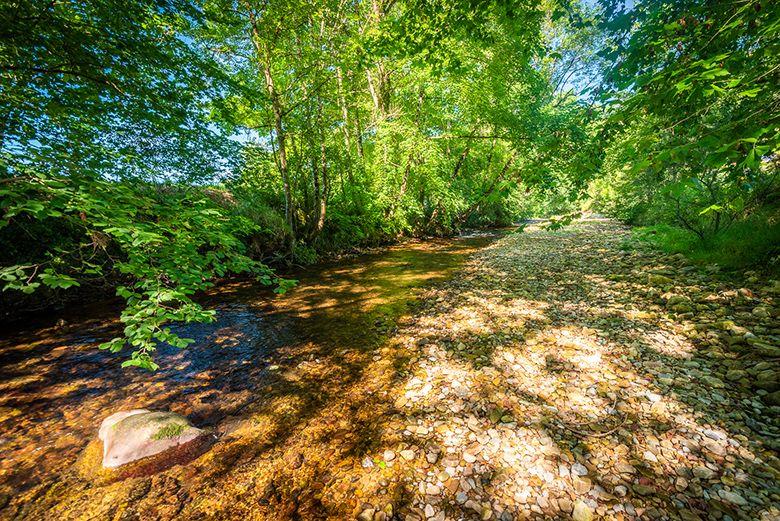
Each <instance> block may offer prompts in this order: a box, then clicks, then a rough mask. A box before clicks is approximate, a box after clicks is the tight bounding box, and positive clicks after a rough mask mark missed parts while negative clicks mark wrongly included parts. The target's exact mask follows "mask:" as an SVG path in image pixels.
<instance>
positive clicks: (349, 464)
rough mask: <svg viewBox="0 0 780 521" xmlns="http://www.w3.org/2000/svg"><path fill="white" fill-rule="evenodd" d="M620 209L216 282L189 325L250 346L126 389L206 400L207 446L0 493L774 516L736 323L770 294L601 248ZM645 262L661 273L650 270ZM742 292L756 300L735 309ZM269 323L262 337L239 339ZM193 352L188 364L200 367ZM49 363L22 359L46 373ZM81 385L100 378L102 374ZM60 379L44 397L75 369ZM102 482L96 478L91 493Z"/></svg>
mask: <svg viewBox="0 0 780 521" xmlns="http://www.w3.org/2000/svg"><path fill="white" fill-rule="evenodd" d="M626 233H627V232H626V230H625V229H623V228H620V227H618V226H616V225H615V224H612V223H610V222H598V223H581V224H578V225H577V226H576V227H573V228H569V229H566V230H563V231H560V232H546V231H543V230H539V229H531V230H530V231H529V232H528V233H526V234H522V235H520V234H515V235H510V236H507V237H504V238H503V239H501V240H500V241H499V242H497V243H495V244H492V245H491V246H488V247H486V248H485V249H480V247H481V246H484V244H485V243H480V244H472V245H462V247H455V248H454V249H453V248H451V247H449V246H447V245H446V243H439V245H437V243H433V245H432V246H431V247H432V250H428V249H425V248H427V246H423V245H420V246H419V247H420V248H421V249H420V250H419V251H418V253H420V252H422V253H421V254H419V255H418V253H414V254H413V256H412V257H409V256H408V255H407V253H404V252H401V251H400V250H393V251H391V253H390V254H389V255H386V256H384V257H381V256H380V257H376V258H375V259H374V261H370V260H366V261H364V262H362V263H358V264H356V265H355V266H354V269H350V267H349V266H348V265H346V266H345V265H343V264H342V265H336V266H332V267H330V268H325V269H324V272H323V273H321V275H318V276H316V277H315V276H313V275H312V276H310V277H309V279H308V280H307V275H306V274H303V275H302V277H301V278H302V279H303V280H302V285H301V287H300V288H298V289H297V290H295V291H294V292H293V293H292V294H291V295H289V296H288V297H285V298H284V299H281V300H279V301H274V302H273V303H272V304H271V305H270V306H269V305H268V304H266V303H265V300H263V299H261V298H259V297H258V295H257V293H256V290H254V289H252V288H247V287H245V286H243V285H232V286H230V287H229V289H227V290H226V291H229V292H230V293H231V299H235V300H234V301H237V302H240V304H235V306H236V307H235V308H234V309H233V310H232V311H231V310H228V311H227V312H225V313H223V315H224V317H225V318H223V320H228V322H229V319H228V318H227V317H230V316H234V319H233V320H234V324H233V326H228V325H226V323H223V322H220V323H218V324H217V325H216V326H214V325H212V326H199V327H203V328H204V329H203V331H204V335H205V336H204V337H203V338H204V339H211V340H208V341H206V340H204V342H203V344H204V345H211V344H212V343H213V344H217V343H218V342H217V341H216V340H214V339H215V338H218V337H219V335H218V334H217V332H218V331H223V333H224V334H223V335H222V336H223V337H225V338H227V339H228V340H225V341H223V342H222V344H229V345H232V346H233V348H234V349H237V351H235V353H236V354H240V353H242V352H243V351H241V349H243V348H244V347H246V346H250V347H248V348H247V349H248V352H247V354H246V356H245V357H243V358H242V356H243V355H242V356H235V354H234V357H231V358H230V359H229V361H228V360H222V359H221V358H220V357H219V356H217V357H215V359H214V361H213V362H203V360H204V359H203V358H201V362H200V363H201V364H202V365H198V363H199V362H197V361H194V360H191V361H189V362H187V360H186V358H182V359H181V360H180V361H179V360H178V359H176V360H177V361H176V364H178V365H177V367H180V368H181V369H180V371H179V373H177V374H178V375H179V376H174V375H173V372H172V373H171V375H170V376H169V377H168V378H170V379H171V380H170V383H171V387H170V394H166V393H168V392H169V391H168V390H167V389H168V388H166V384H165V382H162V383H161V384H156V385H159V387H158V388H155V387H154V386H151V387H150V388H148V389H147V388H146V387H140V388H136V390H138V389H141V390H144V392H145V393H147V394H144V395H140V394H139V396H146V397H152V395H153V392H154V391H155V389H157V390H158V391H159V392H160V398H159V400H160V401H159V402H156V403H158V404H160V406H161V407H171V408H174V410H177V409H176V407H178V408H180V409H178V410H177V411H178V412H183V411H184V410H185V408H187V407H191V410H189V414H191V415H193V416H197V417H198V418H199V420H200V421H201V422H213V424H214V425H215V428H216V430H217V432H218V433H219V434H220V441H219V443H218V444H217V446H215V447H214V449H213V450H212V451H210V452H209V453H207V454H206V455H204V456H203V457H201V458H200V459H199V460H197V461H195V462H194V463H192V464H190V465H188V466H186V467H177V468H174V469H171V470H169V471H166V472H165V473H163V474H161V475H158V476H154V477H153V478H145V479H142V480H130V482H129V483H127V484H124V485H123V486H121V487H120V486H115V487H103V488H100V489H94V488H90V487H89V486H88V485H87V484H85V483H84V482H83V481H79V480H78V479H77V478H76V477H72V476H69V475H67V473H66V474H65V475H64V476H63V475H57V476H58V479H60V481H61V482H62V483H64V485H62V486H57V485H53V484H52V483H51V481H46V480H45V479H44V480H43V481H42V484H41V485H39V486H37V487H34V488H33V489H31V490H30V491H29V492H26V493H25V494H22V495H21V496H20V498H19V499H18V500H15V501H13V502H11V503H10V508H9V509H8V510H6V511H11V509H16V510H14V512H15V513H16V515H19V516H21V515H23V514H29V515H33V514H36V515H39V516H48V517H51V518H54V517H65V518H71V517H78V516H79V515H80V513H84V512H89V515H92V516H96V517H101V516H103V517H111V518H123V519H146V518H162V519H173V518H174V517H175V518H182V519H190V518H203V517H218V518H238V517H248V518H257V519H326V518H328V519H346V518H355V517H358V516H361V518H362V519H372V520H381V519H404V520H407V521H412V520H417V521H422V520H424V519H434V520H436V521H444V520H445V519H501V520H509V519H524V518H529V517H532V518H548V519H566V518H570V517H572V516H575V517H576V518H577V519H587V518H588V517H587V516H593V517H594V518H607V519H685V520H689V519H690V520H694V519H723V520H725V519H728V518H730V519H765V520H769V519H774V518H776V517H777V515H778V514H780V512H778V509H777V503H778V500H780V490H778V488H777V485H776V483H777V477H778V475H779V472H780V464H778V459H777V457H776V453H775V451H774V447H776V445H775V440H776V438H774V437H773V435H774V433H775V432H776V429H777V428H778V423H777V422H778V420H777V415H776V413H777V409H776V408H774V409H773V408H771V407H770V406H769V405H768V402H767V401H764V400H768V399H766V398H762V396H759V395H758V394H757V391H756V388H755V385H756V382H759V381H760V382H767V381H768V380H767V379H766V375H767V373H766V371H770V372H771V371H777V363H778V360H777V359H776V358H774V357H772V356H769V357H767V356H763V355H761V354H760V353H759V352H771V350H770V349H769V347H760V346H759V347H760V348H759V349H753V347H752V346H750V345H749V342H750V343H754V342H756V341H757V342H764V343H765V344H767V345H770V344H774V345H776V338H775V337H774V336H773V335H774V334H776V329H777V326H776V323H775V322H773V318H772V317H774V316H775V315H773V314H772V313H773V311H771V310H772V309H773V306H775V304H774V300H773V298H774V297H773V296H772V294H771V293H767V292H764V291H763V289H762V288H761V284H760V281H759V282H757V283H753V284H752V286H751V289H746V288H743V289H744V291H737V289H735V287H736V286H734V283H730V282H728V280H727V279H725V278H724V279H723V280H713V279H712V278H711V277H710V276H704V275H700V274H699V273H698V272H697V271H695V270H691V269H690V268H689V267H687V266H685V264H684V262H683V261H682V260H681V259H678V258H674V257H667V256H661V255H651V254H641V255H640V254H637V253H635V252H631V251H623V250H621V249H620V248H619V245H620V244H621V242H622V241H623V240H624V239H625V237H626ZM415 248H417V246H415ZM471 253H476V254H475V255H474V256H473V257H472V258H471V260H470V261H469V263H468V264H467V266H466V268H465V269H463V270H460V271H458V272H457V273H458V275H457V277H454V278H450V275H451V274H452V273H453V272H454V269H455V268H456V267H457V266H458V265H459V263H460V261H461V260H462V259H463V257H464V256H465V255H468V254H471ZM649 275H655V276H660V277H662V278H657V277H656V278H655V279H654V280H655V282H652V283H651V281H650V278H649ZM431 283H440V284H434V285H433V286H432V287H426V288H425V289H423V290H422V291H423V292H424V293H423V295H422V296H423V298H422V299H420V300H419V301H418V302H416V303H414V304H413V305H411V307H410V291H409V290H410V288H413V287H415V286H418V285H422V284H431ZM247 292H248V293H247ZM751 295H752V296H751ZM263 298H265V295H264V296H263ZM759 304H761V305H764V306H766V307H768V308H769V309H770V315H769V317H764V316H763V314H762V313H757V314H756V313H753V312H752V309H753V308H755V307H756V306H758V305H759ZM407 310H408V311H411V314H407V313H406V311H407ZM244 313H246V316H244V315H243V314H244ZM242 316H244V319H246V320H248V321H249V322H242V320H243V319H242V318H241V317H242ZM762 317H763V318H762ZM253 320H257V323H253V322H252V321H253ZM724 322H729V323H724ZM273 326H276V327H277V330H276V332H275V333H273V334H272V335H270V336H272V337H274V338H275V340H273V341H268V344H267V345H265V344H258V343H257V342H258V338H265V337H266V336H267V335H268V333H267V328H268V327H273ZM253 328H254V329H253ZM740 328H742V329H740ZM743 329H744V331H743ZM746 331H747V333H749V334H747V333H746ZM228 332H230V333H229V334H228ZM214 335H217V336H214ZM241 335H244V336H241ZM751 335H753V336H751ZM757 345H758V344H757ZM258 346H261V347H258ZM770 347H771V345H770ZM762 350H763V351H762ZM207 352H208V351H207ZM178 356H182V357H186V356H187V355H186V352H185V353H181V354H180V355H178ZM204 356H205V355H204ZM244 361H248V362H249V363H244ZM36 363H41V362H36ZM187 363H190V364H192V365H190V366H187V365H186V364H187ZM233 363H236V365H235V366H233V365H231V364H233ZM34 366H35V364H31V367H34ZM188 367H189V369H187V368H188ZM756 368H758V369H756ZM11 370H13V371H16V372H17V373H15V374H16V376H15V378H24V377H25V375H26V374H29V369H27V368H26V367H20V366H17V365H14V367H12V368H11ZM740 371H742V372H741V373H740ZM190 373H191V374H192V376H187V375H188V374H190ZM79 374H80V373H79V372H76V376H77V377H78V375H79ZM203 374H206V375H211V377H210V378H211V379H210V380H206V381H200V380H199V378H200V377H199V376H198V375H203ZM225 374H229V375H234V376H235V378H236V380H231V378H233V377H234V376H230V377H225V378H223V375H225ZM775 374H776V373H775ZM726 375H728V378H727V377H726ZM759 376H761V378H759ZM54 377H55V374H54V373H51V374H49V376H47V377H46V378H49V379H50V380H47V382H48V383H47V385H48V387H49V388H56V385H57V381H56V379H55V378H54ZM176 378H180V379H179V380H176ZM226 382H227V383H226ZM97 383H98V384H99V383H100V378H98V379H97ZM30 385H32V384H30ZM103 385H104V387H102V389H103V391H102V392H103V393H109V394H110V393H111V392H112V390H111V386H110V382H108V381H106V382H103ZM130 385H132V383H131V384H130ZM149 385H152V384H149ZM232 385H235V386H236V388H235V389H233V388H232V387H231V386H232ZM761 385H765V384H764V383H761ZM768 385H770V386H771V383H770V384H768ZM21 389H27V392H32V391H34V392H37V393H38V394H39V395H40V393H41V390H39V389H38V388H36V387H34V386H33V387H29V388H25V387H24V386H22V387H21ZM131 389H132V387H131ZM190 389H192V390H193V391H191V394H183V393H182V392H181V391H184V392H186V391H188V390H190ZM176 391H180V393H179V394H176ZM69 392H70V393H71V394H68V392H65V393H64V394H63V398H58V400H61V401H60V402H59V403H68V400H70V399H71V398H69V397H70V396H77V393H78V391H73V390H72V391H69ZM131 392H133V391H131ZM761 392H762V393H763V394H766V393H765V392H764V391H761ZM17 396H18V395H17ZM90 396H91V395H90ZM231 397H232V398H231ZM193 398H197V400H196V401H193V400H192V399H193ZM39 399H40V398H39ZM94 400H95V399H94V398H90V401H91V403H95V402H94ZM230 400H233V402H231V401H230ZM166 401H167V403H166ZM106 403H111V402H106ZM124 403H126V404H128V405H129V404H130V403H132V402H131V401H129V399H128V401H127V402H124ZM195 405H197V407H204V408H203V409H198V408H197V407H196V406H195ZM209 407H213V408H214V409H213V410H212V412H210V413H209V412H208V411H209V410H211V409H209ZM196 409H197V410H196ZM198 411H203V412H198ZM96 414H97V413H96ZM102 415H103V414H102V411H101V413H100V416H102ZM198 415H200V416H198ZM96 420H97V418H96ZM4 425H5V424H4ZM47 425H49V426H50V425H52V423H51V422H49V423H48V424H47ZM90 429H93V430H94V423H93V425H92V426H90ZM103 496H106V497H110V498H111V499H110V500H107V501H102V502H99V501H96V498H98V497H103ZM170 498H173V499H170ZM25 501H26V502H27V504H28V505H29V506H27V507H21V506H20V505H21V503H22V502H25ZM87 505H88V506H87ZM22 508H27V509H28V510H21V509H22ZM727 516H728V517H727Z"/></svg>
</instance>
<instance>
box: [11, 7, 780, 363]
mask: <svg viewBox="0 0 780 521" xmlns="http://www.w3.org/2000/svg"><path fill="white" fill-rule="evenodd" d="M778 9H780V8H779V7H778V4H777V3H776V2H772V1H768V0H740V1H733V2H725V1H710V0H675V1H662V2H637V3H636V4H632V3H629V4H624V3H623V2H620V1H617V0H602V1H601V2H600V3H592V2H582V3H579V2H576V1H569V0H560V1H558V0H545V1H542V2H536V1H531V0H511V1H500V2H499V1H491V0H409V1H400V0H366V1H357V0H356V1H349V0H338V1H330V0H327V1H307V0H290V1H287V0H285V1H275V0H265V1H262V2H259V1H253V0H246V1H244V0H241V1H238V2H233V1H222V0H195V1H191V0H170V1H156V0H151V1H130V0H94V1H89V2H72V1H59V0H55V1H49V0H45V1H44V0H32V1H29V0H28V1H22V2H19V1H12V0H8V1H5V2H3V5H2V10H0V21H1V22H2V23H1V24H0V25H2V30H1V31H0V99H2V107H1V108H0V110H1V111H2V112H0V122H1V124H2V127H0V128H1V129H2V130H1V131H0V150H1V155H0V161H1V162H2V163H1V164H2V167H1V170H0V197H1V198H2V199H0V212H2V217H1V218H0V228H1V229H0V244H2V249H1V250H0V261H1V262H2V269H0V279H2V284H3V294H2V299H3V300H2V302H3V306H4V307H5V308H6V309H5V310H4V311H3V315H4V319H9V318H14V315H16V314H18V313H20V312H21V311H23V310H26V309H33V310H35V309H44V308H46V307H50V306H52V305H56V304H57V303H60V304H61V303H62V302H68V299H70V298H80V297H79V295H82V296H83V295H94V294H95V292H96V291H97V292H109V293H114V292H115V293H116V294H117V295H118V296H120V297H121V298H123V299H125V301H126V307H125V309H124V311H123V313H122V321H123V322H124V324H125V329H124V335H122V336H120V337H117V338H116V339H114V340H112V341H111V342H108V343H106V344H104V345H103V346H102V347H104V348H107V349H110V350H111V351H121V350H123V349H125V347H126V346H130V347H131V349H130V352H131V353H132V354H131V357H130V358H129V359H128V360H127V361H126V362H125V363H126V364H129V365H135V366H140V367H145V368H154V367H155V363H154V362H153V361H152V358H151V356H150V355H151V353H152V352H153V351H154V349H155V346H156V345H157V344H158V343H159V342H167V343H171V344H173V345H179V346H185V345H186V344H187V342H188V341H187V340H186V339H183V338H179V337H178V336H177V335H176V334H174V333H172V332H171V331H170V329H169V328H168V327H167V326H166V325H167V324H169V323H173V322H182V321H183V322H192V321H196V322H197V321H208V320H211V319H212V318H213V312H212V311H210V310H209V309H206V308H204V307H202V306H201V305H200V304H199V303H198V302H197V301H196V299H195V298H194V297H195V295H196V294H197V293H198V292H201V291H203V290H205V289H207V288H209V287H211V286H212V285H213V284H214V283H215V282H216V281H218V280H221V279H224V278H225V277H229V276H232V275H238V274H244V275H251V276H256V277H258V278H259V280H261V281H263V282H265V283H267V284H269V285H273V286H274V287H276V291H278V292H284V291H285V290H286V289H287V288H289V287H291V285H292V284H293V283H294V282H293V281H287V280H284V279H282V278H278V277H277V276H276V275H274V271H273V269H274V268H278V267H281V266H289V265H306V264H310V263H313V262H316V261H317V259H318V258H322V257H323V256H328V255H333V254H337V253H343V252H349V251H355V250H356V249H360V248H365V247H369V246H375V245H381V244H387V243H390V242H393V241H397V240H398V239H399V238H402V237H429V236H447V235H452V234H457V233H458V232H459V231H461V230H464V229H472V228H480V227H497V226H506V225H510V224H512V223H518V222H521V221H522V220H523V219H525V218H529V217H550V216H557V217H555V219H556V220H555V223H556V224H559V225H562V224H565V223H566V222H568V221H570V220H571V219H572V218H574V217H576V216H578V215H580V212H582V211H583V210H586V211H592V212H597V213H600V214H603V215H607V216H612V217H615V218H617V219H620V220H621V221H624V222H626V223H630V224H632V225H637V226H641V227H638V228H636V235H637V237H638V240H641V241H644V242H649V243H652V244H654V245H655V246H656V247H662V248H666V249H668V250H669V251H677V252H684V253H685V254H687V255H691V256H693V257H695V258H699V259H701V260H702V262H719V263H720V264H723V265H725V266H729V267H731V268H734V269H739V268H744V267H746V266H750V265H755V264H762V265H770V266H774V268H777V258H776V255H777V253H778V239H779V238H780V228H778V201H779V200H780V198H778V186H780V185H778V157H777V147H778V136H779V135H780V127H779V126H778V110H777V109H778V105H779V104H780V96H779V95H778V89H777V85H778V74H779V73H780V71H779V69H778V68H779V67H780V40H779V39H778V35H779V34H780V26H779V24H780V19H779V17H778ZM773 256H774V257H773Z"/></svg>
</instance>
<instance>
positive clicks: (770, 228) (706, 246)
mask: <svg viewBox="0 0 780 521" xmlns="http://www.w3.org/2000/svg"><path fill="white" fill-rule="evenodd" d="M631 243H633V244H625V245H623V247H624V248H631V247H632V246H634V245H649V246H652V247H654V248H657V249H660V250H662V251H665V252H667V253H681V254H683V255H685V256H686V257H688V258H689V259H690V260H691V261H693V262H695V263H697V264H718V265H719V266H722V267H724V268H727V269H733V270H740V269H749V268H761V269H762V270H768V271H770V272H772V273H778V272H780V216H779V215H778V214H777V212H775V214H774V215H771V214H756V215H753V216H751V217H750V218H748V219H745V220H744V221H740V222H738V223H735V224H733V225H732V226H731V227H729V228H728V229H726V230H725V231H723V232H722V233H720V234H719V235H718V236H716V237H715V238H713V239H712V240H711V241H709V242H708V243H703V242H702V241H701V240H699V238H698V237H697V236H696V235H695V234H694V233H692V232H690V231H688V230H684V229H682V228H678V227H675V226H670V225H666V224H659V225H654V226H643V227H638V228H634V230H633V232H632V240H631Z"/></svg>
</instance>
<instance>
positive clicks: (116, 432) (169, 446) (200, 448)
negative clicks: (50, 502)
mask: <svg viewBox="0 0 780 521" xmlns="http://www.w3.org/2000/svg"><path fill="white" fill-rule="evenodd" d="M212 440H213V436H211V435H209V434H208V433H207V432H206V431H204V430H202V429H198V428H197V427H194V426H193V425H192V424H191V423H190V421H189V420H188V419H187V418H185V417H184V416H182V415H180V414H176V413H172V412H163V411H149V410H146V409H134V410H131V411H121V412H118V413H115V414H112V415H111V416H109V417H107V418H106V419H105V420H103V422H102V423H101V425H100V430H99V431H98V439H97V440H94V441H92V442H91V443H90V444H89V445H88V446H87V448H86V450H85V451H84V454H83V455H82V457H81V459H80V461H79V463H78V464H77V467H78V468H79V470H80V471H81V473H82V474H83V475H84V476H85V477H87V478H90V479H93V480H95V481H99V482H111V481H115V480H118V479H125V478H128V477H138V476H145V475H150V474H154V473H156V472H160V471H162V470H165V469H167V468H170V467H172V466H174V465H178V464H183V463H187V462H189V461H192V460H193V459H195V458H197V457H198V456H200V455H201V454H202V453H203V452H204V451H205V450H206V449H207V448H208V447H209V446H210V444H211V441H212Z"/></svg>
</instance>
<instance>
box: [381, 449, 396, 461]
mask: <svg viewBox="0 0 780 521" xmlns="http://www.w3.org/2000/svg"><path fill="white" fill-rule="evenodd" d="M382 459H384V460H385V461H393V460H394V459H395V452H393V451H392V450H389V449H388V450H386V451H385V452H384V453H383V454H382Z"/></svg>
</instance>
